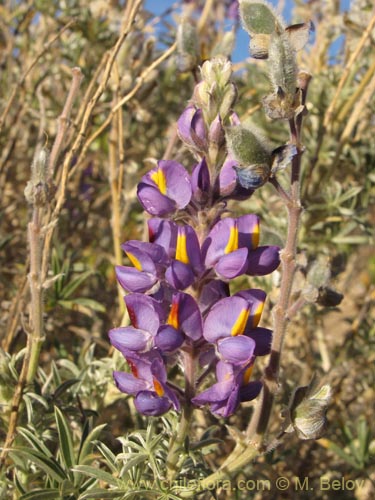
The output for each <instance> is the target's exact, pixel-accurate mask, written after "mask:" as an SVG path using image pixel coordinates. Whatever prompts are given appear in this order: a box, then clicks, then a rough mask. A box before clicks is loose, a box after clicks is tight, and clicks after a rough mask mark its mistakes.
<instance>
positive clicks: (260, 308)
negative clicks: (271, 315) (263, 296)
mask: <svg viewBox="0 0 375 500" xmlns="http://www.w3.org/2000/svg"><path fill="white" fill-rule="evenodd" d="M263 308H264V302H261V303H260V304H258V306H257V308H256V309H255V311H254V312H253V313H252V314H251V315H252V317H253V327H254V328H255V327H256V326H258V323H259V321H260V317H261V316H262V312H263Z"/></svg>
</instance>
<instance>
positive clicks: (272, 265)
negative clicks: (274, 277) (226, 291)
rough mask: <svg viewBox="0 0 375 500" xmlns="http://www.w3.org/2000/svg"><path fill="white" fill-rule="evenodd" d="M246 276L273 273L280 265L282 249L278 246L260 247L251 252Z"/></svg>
mask: <svg viewBox="0 0 375 500" xmlns="http://www.w3.org/2000/svg"><path fill="white" fill-rule="evenodd" d="M248 263H249V264H248V268H247V272H246V274H249V275H250V276H264V275H266V274H270V273H272V271H274V270H275V269H276V268H277V267H278V266H279V264H280V248H279V247H276V246H264V247H258V248H257V249H256V250H254V251H252V252H249V258H248Z"/></svg>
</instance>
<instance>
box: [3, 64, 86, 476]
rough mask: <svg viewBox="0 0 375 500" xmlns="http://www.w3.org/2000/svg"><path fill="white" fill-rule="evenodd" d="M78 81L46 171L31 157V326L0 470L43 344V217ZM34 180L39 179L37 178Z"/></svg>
mask: <svg viewBox="0 0 375 500" xmlns="http://www.w3.org/2000/svg"><path fill="white" fill-rule="evenodd" d="M81 80H82V75H81V71H80V69H79V68H74V69H73V80H72V86H71V88H70V91H69V94H68V97H67V99H66V102H65V105H64V108H63V112H62V114H61V116H60V119H59V131H58V133H57V136H56V139H55V143H54V145H53V148H52V151H53V155H51V157H50V162H49V165H48V168H45V166H44V165H39V166H36V164H37V163H38V162H39V159H38V155H39V153H40V152H38V151H37V152H36V156H35V158H34V162H35V165H34V167H33V168H34V169H37V171H38V174H37V175H36V173H35V172H34V171H32V175H31V184H32V193H31V195H30V199H29V198H28V201H29V202H30V203H32V204H33V205H32V206H33V209H32V217H31V221H30V222H29V224H28V227H27V236H28V243H29V251H30V272H29V274H28V284H29V288H30V295H31V304H30V306H31V307H30V324H29V331H28V337H27V344H26V353H25V357H24V359H23V364H22V369H21V373H20V376H19V379H18V382H17V386H16V390H15V392H14V396H13V399H12V406H11V414H10V419H9V426H8V431H7V435H6V438H5V443H4V447H3V449H2V452H1V455H0V468H1V467H3V465H4V464H5V462H6V458H7V456H8V453H9V450H10V448H11V446H12V444H13V441H14V439H15V436H16V427H17V421H18V414H19V409H20V405H21V402H22V396H23V391H24V389H25V386H26V385H29V384H31V383H32V382H33V381H34V378H35V375H36V372H37V370H38V365H39V355H40V350H41V348H42V345H43V342H44V322H43V284H44V282H45V277H46V273H47V267H46V268H45V270H44V268H43V255H42V248H43V245H44V243H45V231H44V228H43V224H44V222H45V218H46V217H47V216H48V212H49V204H50V202H51V199H50V197H49V196H50V193H51V191H50V190H51V187H52V174H53V170H54V166H55V163H56V161H57V157H58V154H59V151H60V150H61V146H62V143H63V141H64V137H65V134H66V131H67V126H68V120H69V116H70V112H71V108H72V106H73V101H74V97H75V95H76V93H77V91H78V88H79V84H80V82H81ZM36 177H38V178H37V179H36Z"/></svg>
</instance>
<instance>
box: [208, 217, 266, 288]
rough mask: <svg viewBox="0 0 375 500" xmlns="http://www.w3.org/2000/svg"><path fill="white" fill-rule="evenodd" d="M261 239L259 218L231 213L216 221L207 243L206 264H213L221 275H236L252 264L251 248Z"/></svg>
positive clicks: (232, 276)
mask: <svg viewBox="0 0 375 500" xmlns="http://www.w3.org/2000/svg"><path fill="white" fill-rule="evenodd" d="M258 241H259V219H258V217H257V216H255V215H244V216H242V217H239V218H238V219H232V218H231V217H227V218H226V219H222V220H220V221H219V222H217V223H216V224H215V226H214V227H213V228H212V230H211V231H210V233H209V235H208V237H207V238H206V240H205V242H204V244H203V248H202V250H203V254H204V256H205V265H206V267H213V268H214V269H215V271H216V273H217V274H218V276H219V277H222V278H224V279H232V278H235V277H236V276H240V275H241V274H244V273H245V272H246V270H247V268H248V255H249V250H252V249H254V248H256V247H257V245H258Z"/></svg>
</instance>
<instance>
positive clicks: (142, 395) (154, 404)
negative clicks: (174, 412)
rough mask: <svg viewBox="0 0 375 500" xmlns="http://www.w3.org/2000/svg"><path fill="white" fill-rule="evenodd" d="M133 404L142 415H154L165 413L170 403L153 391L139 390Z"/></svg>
mask: <svg viewBox="0 0 375 500" xmlns="http://www.w3.org/2000/svg"><path fill="white" fill-rule="evenodd" d="M134 406H135V407H136V409H137V410H138V411H139V413H142V415H147V416H150V417H156V416H158V415H163V414H164V413H166V412H167V411H168V410H169V409H170V407H171V406H172V405H171V402H170V401H169V400H168V398H166V397H159V396H158V395H157V394H156V393H155V392H152V391H141V392H139V393H138V394H137V396H136V397H135V398H134Z"/></svg>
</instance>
